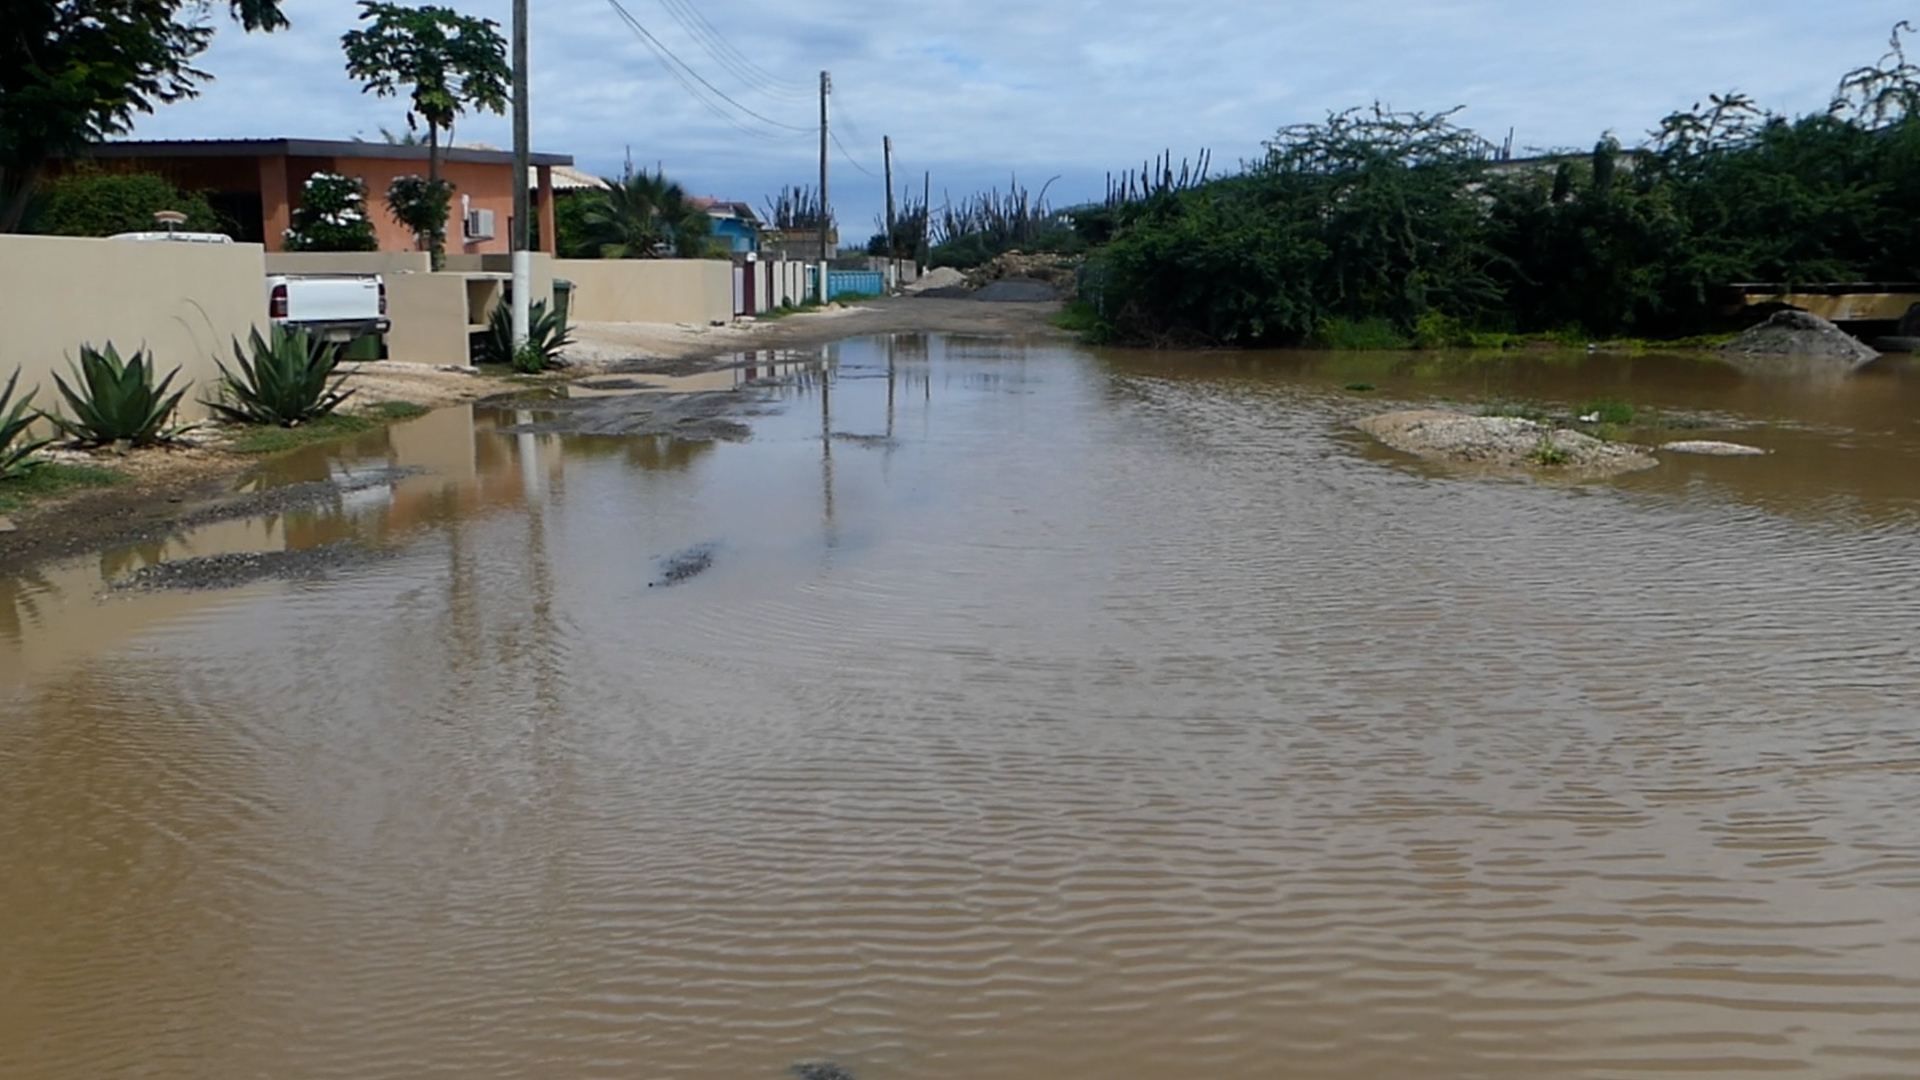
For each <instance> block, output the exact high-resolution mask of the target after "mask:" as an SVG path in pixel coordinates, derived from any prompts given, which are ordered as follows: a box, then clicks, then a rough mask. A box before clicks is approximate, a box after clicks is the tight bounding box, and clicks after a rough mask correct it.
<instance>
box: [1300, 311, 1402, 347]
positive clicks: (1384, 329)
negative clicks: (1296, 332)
mask: <svg viewBox="0 0 1920 1080" xmlns="http://www.w3.org/2000/svg"><path fill="white" fill-rule="evenodd" d="M1308 344H1310V345H1312V346H1313V347H1314V348H1316V349H1337V350H1350V351H1353V352H1386V351H1389V350H1393V349H1405V348H1408V347H1410V346H1411V345H1412V344H1413V343H1412V342H1410V341H1408V340H1407V339H1406V338H1405V337H1404V336H1402V335H1401V333H1400V330H1399V328H1398V327H1396V326H1394V325H1393V322H1392V321H1391V320H1389V319H1338V318H1336V319H1327V320H1325V321H1323V322H1322V323H1321V324H1320V325H1319V326H1318V327H1316V328H1315V329H1314V331H1313V337H1312V338H1311V339H1310V340H1309V342H1308Z"/></svg>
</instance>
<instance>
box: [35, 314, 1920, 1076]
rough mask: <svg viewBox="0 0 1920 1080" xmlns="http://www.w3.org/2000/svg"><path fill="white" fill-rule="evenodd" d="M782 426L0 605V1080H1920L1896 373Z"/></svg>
mask: <svg viewBox="0 0 1920 1080" xmlns="http://www.w3.org/2000/svg"><path fill="white" fill-rule="evenodd" d="M749 359H751V361H752V362H751V363H748V362H746V361H748V360H749ZM742 361H743V362H742V363H741V364H740V365H739V366H736V367H733V368H729V369H725V370H723V371H720V372H710V373H692V372H683V371H660V372H641V371H635V372H616V373H612V374H610V375H608V376H605V377H603V378H602V379H598V380H593V382H596V383H599V385H598V386H591V385H590V386H588V387H585V388H581V389H576V390H575V391H574V392H573V393H572V394H571V395H570V396H569V397H568V398H567V399H565V400H540V399H526V400H516V401H508V402H501V403H494V404H489V405H483V406H474V407H466V408H461V409H453V410H446V411H442V412H437V413H434V414H432V415H429V416H427V417H423V418H421V419H419V420H416V421H411V422H408V423H405V424H401V425H398V426H396V427H393V428H391V429H388V430H387V431H384V432H381V433H378V434H374V435H369V436H367V437H365V438H363V439H361V440H358V441H356V442H352V443H347V444H341V445H338V446H333V447H326V448H315V449H312V450H309V451H306V452H303V453H300V454H297V455H295V456H292V457H289V458H285V459H281V460H280V461H277V462H275V463H274V465H273V466H272V468H271V469H270V470H268V471H267V472H266V473H263V474H262V475H260V476H258V477H256V478H253V479H252V480H251V481H249V488H248V490H247V491H243V492H239V493H236V494H238V495H245V496H256V497H259V498H261V499H263V500H264V501H263V502H261V503H260V504H259V506H258V508H259V509H260V510H261V511H262V512H260V513H255V514H249V515H246V516H241V517H236V518H227V519H222V520H210V521H204V522H199V523H197V524H195V525H194V527H192V528H189V529H187V530H185V531H184V532H181V533H179V534H178V535H173V536H169V537H164V538H158V539H154V540H152V541H151V542H149V543H147V544H144V545H138V546H134V547H129V548H123V549H118V550H114V551H109V552H106V553H104V554H101V555H95V556H89V557H87V558H85V559H77V560H69V561H67V562H60V563H50V564H47V565H45V566H43V567H41V568H40V569H39V570H38V571H37V572H36V573H34V574H32V575H29V576H26V577H18V578H12V579H7V580H5V581H0V1076H4V1077H13V1076H20V1077H34V1078H47V1080H82V1078H86V1080H92V1078H95V1077H102V1076H122V1075H140V1076H146V1077H169V1078H170V1077H180V1078H188V1077H191V1078H195V1080H226V1078H236V1080H237V1078H241V1077H256V1076H298V1077H334V1076H337V1077H342V1078H349V1077H350V1078H355V1080H360V1078H365V1077H389V1076H391V1077H401V1076H408V1077H411V1076H422V1075H448V1076H461V1077H501V1078H506V1077H556V1078H560V1077H565V1078H569V1080H572V1078H593V1077H607V1078H615V1077H618V1078H622V1080H625V1078H630V1077H634V1076H649V1077H689V1078H691V1077H713V1076H723V1077H743V1078H751V1077H765V1078H767V1080H778V1078H781V1077H789V1076H794V1075H805V1076H815V1077H834V1078H835V1080H839V1078H841V1077H845V1076H852V1077H857V1078H860V1080H890V1078H903V1080H922V1078H924V1080H936V1078H950V1077H951V1078H983V1080H984V1078H1000V1077H1010V1076H1028V1075H1035V1076H1062V1077H1089V1078H1092V1077H1100V1078H1103V1080H1108V1078H1129V1077H1138V1078H1142V1080H1144V1078H1148V1077H1163V1076H1170V1075H1177V1076H1206V1077H1225V1078H1233V1077H1245V1078H1249V1080H1251V1078H1266V1077H1272V1076H1280V1075H1283V1076H1288V1077H1325V1078H1335V1080H1361V1078H1366V1080H1374V1078H1380V1077H1423V1078H1426V1077H1431V1078H1463V1080H1464V1078H1469V1077H1471V1078H1514V1080H1521V1078H1525V1080H1537V1078H1540V1077H1570V1078H1594V1080H1599V1078H1623V1077H1624V1078H1649V1080H1650V1078H1656V1077H1659V1078H1665V1077H1682V1076H1684V1077H1715V1078H1727V1080H1730V1078H1734V1077H1742V1078H1744V1077H1751V1076H1756V1075H1766V1076H1781V1077H1803V1078H1809V1080H1812V1078H1823V1080H1824V1078H1835V1077H1891V1076H1910V1075H1914V1074H1915V1073H1916V1072H1917V1071H1920V830H1917V829H1916V828H1915V827H1914V826H1913V824H1912V817H1913V814H1912V807H1913V806H1914V805H1915V803H1916V800H1920V708H1916V706H1915V702H1920V621H1916V619H1915V612H1916V611H1920V595H1916V592H1917V591H1920V468H1916V465H1920V461H1916V458H1920V375H1916V373H1915V371H1914V370H1913V368H1912V366H1911V365H1910V364H1909V363H1908V362H1906V361H1884V362H1882V363H1879V364H1876V365H1874V366H1872V367H1870V368H1869V369H1867V370H1865V371H1863V372H1861V373H1859V374H1857V375H1854V376H1851V377H1847V378H1832V379H1828V378H1817V377H1794V378H1754V377H1749V376H1743V375H1741V374H1740V373H1738V372H1735V371H1732V370H1731V369H1728V368H1725V367H1723V366H1721V365H1715V364H1711V363H1705V362H1702V361H1700V360H1698V359H1690V358H1685V357H1662V356H1605V355H1601V356H1587V355H1585V354H1568V355H1565V356H1562V355H1558V354H1553V355H1545V356H1541V355H1527V356H1502V357H1495V358H1467V357H1446V356H1430V355H1417V354H1392V355H1388V354H1382V355H1378V356H1369V355H1346V356H1342V355H1328V354H1266V355H1231V356H1226V355H1191V356H1182V355H1167V354H1131V353H1100V352H1088V351H1085V350H1079V349H1075V348H1071V347H1064V346H1061V347H1040V346H1015V345H1010V344H1008V343H1007V342H1005V341H1002V340H997V339H992V338H983V337H967V336H951V337H939V336H936V337H926V336H912V335H899V336H893V337H886V338H876V339H863V340H855V341H850V342H846V343H843V344H841V345H838V346H835V347H832V348H830V349H829V350H827V352H826V353H825V355H823V356H817V357H816V356H798V355H788V356H781V357H766V358H763V357H753V358H745V357H743V358H742ZM623 380H626V381H627V382H626V383H625V384H623V383H622V381H623ZM633 380H639V381H642V382H645V383H646V384H648V386H649V387H651V388H652V389H648V390H645V391H642V392H641V393H643V394H646V395H651V396H650V397H648V398H647V399H645V400H640V399H636V396H635V395H636V391H635V390H634V388H633V386H632V385H631V381H633ZM1354 387H1364V389H1354ZM1596 402H1624V403H1628V404H1630V405H1631V406H1633V408H1634V417H1633V418H1632V419H1631V420H1627V421H1624V422H1623V423H1622V424H1621V425H1620V426H1621V429H1622V430H1621V431H1620V432H1619V433H1618V434H1619V435H1620V436H1621V437H1632V438H1642V437H1644V438H1647V439H1648V440H1650V441H1651V440H1652V439H1655V438H1665V437H1671V438H1687V439H1699V440H1712V439H1726V440H1733V441H1738V442H1740V443H1744V444H1752V445H1757V446H1760V447H1762V448H1764V449H1767V450H1769V451H1771V453H1769V454H1767V455H1765V456H1762V457H1745V458H1714V457H1683V456H1671V457H1663V459H1662V462H1661V464H1660V466H1659V467H1657V468H1655V469H1651V470H1648V471H1646V472H1642V473H1635V474H1632V475H1630V476H1624V477H1618V478H1615V479H1612V480H1607V481H1604V482H1561V481H1556V480H1554V479H1552V478H1550V477H1549V478H1545V479H1539V478H1536V479H1501V480H1487V479H1473V478H1462V477H1459V476H1456V475H1452V474H1449V473H1448V472H1446V471H1445V470H1444V469H1439V468H1436V467H1434V466H1432V465H1431V464H1427V463H1421V462H1417V461H1415V460H1414V459H1411V458H1409V457H1406V456H1404V455H1399V454H1396V453H1394V452H1392V451H1389V450H1385V449H1383V448H1381V447H1379V446H1377V445H1374V444H1373V443H1372V442H1370V441H1369V440H1368V439H1366V438H1365V437H1364V436H1362V435H1360V434H1359V433H1358V432H1356V431H1354V430H1353V429H1352V426H1351V424H1352V421H1353V420H1354V419H1355V418H1357V417H1359V416H1363V415H1366V414H1367V413H1369V412H1372V411H1384V410H1385V409H1388V408H1393V407H1399V406H1409V405H1411V406H1430V405H1436V404H1437V405H1439V406H1441V407H1449V406H1451V407H1458V408H1463V409H1469V410H1477V409H1480V408H1484V407H1494V406H1498V407H1503V408H1520V407H1524V408H1528V409H1537V410H1543V411H1552V412H1573V411H1577V410H1582V409H1584V408H1586V407H1588V406H1590V405H1592V404H1594V403H1596ZM683 420H690V421H691V422H690V423H682V421H683ZM720 422H724V423H728V424H738V425H740V426H741V427H742V428H744V429H745V430H744V431H734V430H732V429H727V431H726V433H725V434H722V433H721V432H720V431H719V430H718V429H717V428H715V427H714V426H713V425H714V424H717V423H720ZM1676 433H1677V434H1676ZM276 493H278V494H276ZM796 1070H798V1071H796Z"/></svg>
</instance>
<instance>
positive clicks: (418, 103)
mask: <svg viewBox="0 0 1920 1080" xmlns="http://www.w3.org/2000/svg"><path fill="white" fill-rule="evenodd" d="M360 19H361V21H362V22H364V23H366V24H367V25H366V26H365V27H364V28H362V29H358V30H349V31H347V32H346V33H345V34H343V35H341V37H340V47H341V49H342V50H343V51H344V52H345V53H346V57H347V74H348V75H350V76H352V77H353V78H355V79H358V80H360V84H361V87H360V88H361V91H362V92H365V93H373V94H376V95H378V96H380V97H393V96H397V95H398V94H399V93H400V91H401V88H402V87H410V88H411V89H410V90H409V95H410V106H409V108H408V110H407V126H408V127H409V128H413V127H415V126H416V125H417V124H422V123H424V124H425V125H426V128H427V184H428V186H429V187H430V188H432V189H438V188H439V186H440V183H441V181H440V153H441V146H440V133H441V132H443V131H451V130H452V129H453V123H454V121H455V120H457V119H459V117H460V116H462V115H463V114H464V113H465V112H466V111H467V109H468V108H469V107H471V108H474V109H484V110H486V111H488V112H492V113H502V112H505V111H506V107H507V83H508V80H509V79H510V78H511V76H512V71H511V69H509V67H508V66H507V43H506V40H505V39H504V38H502V37H501V36H500V32H499V26H500V24H498V23H496V22H494V21H493V20H492V19H481V18H476V17H474V16H471V15H462V14H461V13H459V12H457V11H454V10H453V9H452V8H443V7H434V6H432V5H427V6H423V7H406V6H404V5H401V4H391V3H383V2H380V0H360ZM445 232H446V226H445V223H444V222H442V223H441V225H440V227H439V228H438V229H436V230H433V232H432V236H431V245H432V246H431V248H430V250H431V251H432V252H433V261H434V264H435V265H436V266H438V265H439V264H440V262H441V260H442V259H443V258H444V251H443V249H444V246H445V242H444V236H445Z"/></svg>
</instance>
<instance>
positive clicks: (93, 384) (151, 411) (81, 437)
mask: <svg viewBox="0 0 1920 1080" xmlns="http://www.w3.org/2000/svg"><path fill="white" fill-rule="evenodd" d="M73 374H74V382H75V383H76V384H77V385H78V386H80V387H81V389H82V390H84V391H85V393H84V394H82V393H77V392H75V390H74V388H73V387H71V386H68V385H67V382H66V380H65V379H62V378H61V377H60V376H58V375H55V376H54V377H53V382H54V385H55V386H57V387H59V389H60V396H61V397H63V398H65V399H66V401H67V407H68V408H70V409H72V410H73V419H71V420H69V419H67V418H66V417H65V416H61V415H58V414H56V413H43V414H42V415H44V416H46V418H47V419H49V420H51V421H53V423H54V425H55V426H56V427H58V428H59V429H60V430H61V431H64V432H66V433H67V434H68V435H71V436H73V437H74V438H75V439H76V440H78V441H80V442H82V443H92V444H95V445H99V444H102V443H111V442H129V443H132V444H133V445H135V446H148V445H151V444H153V443H156V442H165V441H166V440H168V439H170V438H172V437H173V436H174V435H175V434H176V432H175V431H174V430H171V429H169V428H167V427H166V423H167V418H168V417H169V416H172V415H173V410H174V408H175V407H177V406H178V405H179V404H180V399H181V398H182V397H184V396H185V395H186V390H185V389H184V388H183V389H180V390H175V391H174V392H173V393H171V394H169V393H167V388H168V387H170V386H171V385H173V379H174V376H176V375H179V374H180V369H179V368H174V369H173V370H172V371H170V372H168V373H167V377H166V378H164V379H161V380H160V381H159V383H157V384H156V383H155V382H154V381H153V358H152V357H151V356H149V355H148V354H147V352H146V351H145V350H136V351H135V352H134V354H133V355H132V356H131V357H130V358H128V359H127V360H125V361H124V362H123V361H122V360H121V359H120V353H119V352H118V351H116V350H115V349H114V347H113V343H112V342H108V343H107V347H106V348H105V349H95V348H94V347H93V346H91V345H82V346H80V362H79V363H78V364H75V365H74V368H73Z"/></svg>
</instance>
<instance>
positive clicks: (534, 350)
mask: <svg viewBox="0 0 1920 1080" xmlns="http://www.w3.org/2000/svg"><path fill="white" fill-rule="evenodd" d="M572 342H573V337H572V336H571V335H570V334H569V333H568V332H567V324H566V322H565V321H564V320H563V318H562V316H561V315H560V313H559V312H557V311H549V310H547V302H546V301H545V300H535V301H534V302H533V305H532V307H531V308H530V309H529V310H528V312H527V340H526V343H525V344H526V348H525V350H524V351H523V350H518V349H515V348H514V345H513V304H512V303H510V302H506V301H502V302H501V303H499V304H495V305H494V308H493V312H492V313H491V314H489V315H488V316H487V328H486V330H485V331H483V332H482V333H481V335H480V340H479V341H478V342H477V343H476V346H475V350H474V351H475V353H476V354H477V355H476V356H475V357H474V359H475V360H477V361H479V362H480V363H483V364H508V365H511V366H512V367H513V368H514V369H515V370H517V371H522V372H525V373H527V374H529V375H531V374H537V373H539V372H542V371H546V370H547V369H548V368H554V367H559V366H560V364H559V355H560V350H561V349H564V348H566V347H567V346H568V345H570V344H572ZM536 355H537V356H538V357H539V360H538V363H535V361H534V357H535V356H536Z"/></svg>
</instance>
